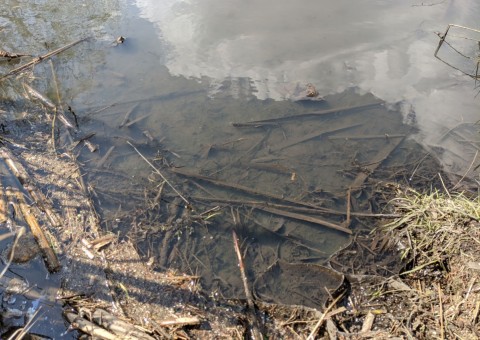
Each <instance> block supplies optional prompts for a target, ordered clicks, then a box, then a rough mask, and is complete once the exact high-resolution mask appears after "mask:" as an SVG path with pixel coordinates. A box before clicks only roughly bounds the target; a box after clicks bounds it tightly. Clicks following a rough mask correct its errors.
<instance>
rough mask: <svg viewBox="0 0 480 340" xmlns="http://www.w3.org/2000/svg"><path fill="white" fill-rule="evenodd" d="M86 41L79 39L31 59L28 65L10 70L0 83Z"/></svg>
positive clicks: (1, 78)
mask: <svg viewBox="0 0 480 340" xmlns="http://www.w3.org/2000/svg"><path fill="white" fill-rule="evenodd" d="M87 39H88V38H82V39H79V40H77V41H74V42H72V43H70V44H67V45H65V46H63V47H60V48H58V49H56V50H54V51H51V52H49V53H47V54H44V55H41V56H39V57H37V58H35V59H33V60H32V61H30V62H28V63H26V64H23V65H21V66H19V67H17V68H15V69H13V70H11V71H10V72H8V73H7V74H5V75H3V76H1V77H0V81H1V80H4V79H6V78H7V77H10V76H12V75H15V74H17V73H20V72H22V71H24V70H26V69H28V68H30V67H32V66H34V65H37V64H39V63H41V62H42V61H45V60H48V59H49V58H51V57H53V56H55V55H57V54H59V53H62V52H63V51H66V50H68V49H69V48H71V47H73V46H75V45H77V44H79V43H81V42H82V41H85V40H87Z"/></svg>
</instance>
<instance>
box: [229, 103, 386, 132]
mask: <svg viewBox="0 0 480 340" xmlns="http://www.w3.org/2000/svg"><path fill="white" fill-rule="evenodd" d="M381 104H382V102H375V103H370V104H363V105H356V106H344V107H337V108H333V109H328V110H322V111H314V112H308V113H301V114H298V115H293V116H284V117H278V118H270V119H263V120H256V121H252V122H246V123H233V126H235V127H259V126H265V125H275V123H279V122H285V121H289V120H293V121H297V120H298V119H299V118H305V117H323V116H325V115H329V114H332V113H338V112H342V111H354V110H359V109H367V108H370V107H375V106H379V105H381Z"/></svg>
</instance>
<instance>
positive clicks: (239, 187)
mask: <svg viewBox="0 0 480 340" xmlns="http://www.w3.org/2000/svg"><path fill="white" fill-rule="evenodd" d="M170 171H172V172H173V173H176V174H179V175H182V176H186V177H191V178H196V179H199V180H202V181H207V182H210V183H212V184H214V185H217V186H220V187H224V188H229V189H234V190H239V191H243V192H246V193H247V194H250V195H254V196H263V197H267V198H271V199H275V200H278V201H283V202H289V203H292V204H295V205H300V206H305V207H309V208H318V206H316V205H314V204H310V203H306V202H300V201H296V200H293V199H289V198H285V197H282V196H279V195H275V194H270V193H266V192H260V191H257V190H255V189H252V188H248V187H245V186H243V185H239V184H234V183H227V182H223V181H219V180H216V179H213V178H210V177H207V176H202V175H199V174H195V173H192V172H188V171H185V170H181V169H178V168H176V169H173V168H170Z"/></svg>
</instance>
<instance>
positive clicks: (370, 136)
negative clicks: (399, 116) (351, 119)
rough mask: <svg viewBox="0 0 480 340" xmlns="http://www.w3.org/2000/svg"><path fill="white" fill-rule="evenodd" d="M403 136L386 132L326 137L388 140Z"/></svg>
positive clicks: (332, 138) (333, 138) (331, 138)
mask: <svg viewBox="0 0 480 340" xmlns="http://www.w3.org/2000/svg"><path fill="white" fill-rule="evenodd" d="M402 137H405V135H389V134H387V133H385V134H383V135H355V136H330V137H328V139H330V140H338V139H341V140H359V139H362V140H363V139H364V140H369V139H386V140H389V139H390V138H402Z"/></svg>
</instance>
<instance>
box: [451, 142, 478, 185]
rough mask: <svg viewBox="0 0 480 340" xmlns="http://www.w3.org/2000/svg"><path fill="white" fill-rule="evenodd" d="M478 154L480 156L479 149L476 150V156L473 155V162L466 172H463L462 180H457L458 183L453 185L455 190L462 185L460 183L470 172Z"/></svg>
mask: <svg viewBox="0 0 480 340" xmlns="http://www.w3.org/2000/svg"><path fill="white" fill-rule="evenodd" d="M477 156H478V150H477V151H476V152H475V156H474V157H473V159H472V163H470V166H469V167H468V169H467V171H465V173H464V174H463V176H462V178H460V180H459V181H458V182H457V184H455V185H454V186H453V188H452V189H451V190H455V189H456V188H457V187H458V186H459V185H460V183H462V181H463V180H464V179H465V177H466V176H467V174H468V173H469V172H470V169H471V168H472V166H473V163H475V161H476V160H477Z"/></svg>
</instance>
